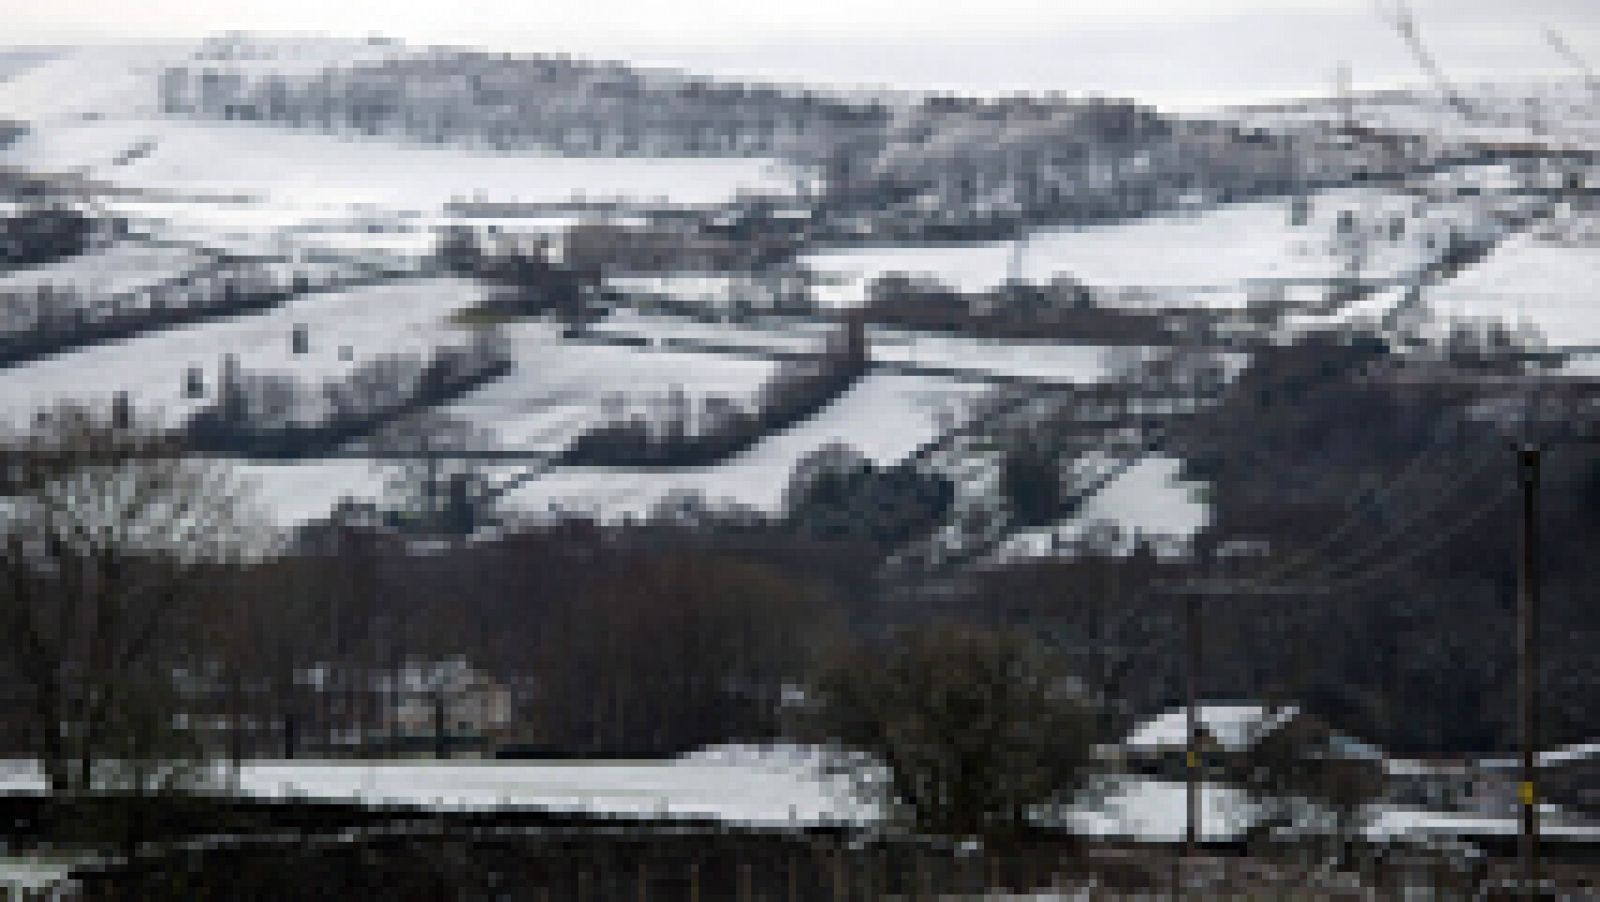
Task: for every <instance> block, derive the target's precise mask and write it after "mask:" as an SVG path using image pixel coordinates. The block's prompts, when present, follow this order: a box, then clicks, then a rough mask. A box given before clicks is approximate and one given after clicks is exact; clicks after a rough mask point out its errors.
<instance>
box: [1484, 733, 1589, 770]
mask: <svg viewBox="0 0 1600 902" xmlns="http://www.w3.org/2000/svg"><path fill="white" fill-rule="evenodd" d="M1590 760H1592V761H1600V740H1595V741H1592V742H1579V743H1574V744H1572V745H1564V746H1561V747H1560V748H1554V749H1550V750H1549V751H1546V752H1540V753H1539V766H1540V767H1564V766H1566V765H1570V764H1577V763H1578V762H1580V761H1590ZM1478 764H1479V766H1480V767H1482V768H1484V769H1485V770H1514V769H1516V768H1517V767H1520V766H1521V762H1520V760H1519V759H1516V758H1485V759H1484V760H1482V761H1480V762H1478Z"/></svg>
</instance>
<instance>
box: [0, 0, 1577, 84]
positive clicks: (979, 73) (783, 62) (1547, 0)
mask: <svg viewBox="0 0 1600 902" xmlns="http://www.w3.org/2000/svg"><path fill="white" fill-rule="evenodd" d="M1385 2H1387V0H1385ZM1412 6H1413V8H1414V9H1415V11H1416V13H1417V16H1418V19H1419V21H1420V22H1421V23H1422V25H1423V27H1424V29H1425V33H1426V36H1427V38H1428V40H1429V42H1430V44H1431V45H1432V46H1433V47H1434V49H1435V50H1436V52H1437V54H1438V56H1439V58H1440V60H1441V61H1442V62H1443V63H1444V64H1445V65H1446V67H1447V68H1449V69H1450V71H1452V72H1453V73H1456V74H1457V75H1458V76H1459V77H1461V78H1463V79H1469V78H1480V77H1493V76H1520V75H1527V74H1560V73H1562V72H1563V71H1564V70H1563V65H1564V64H1563V63H1562V62H1561V60H1560V59H1559V58H1558V57H1556V55H1555V54H1554V53H1553V52H1552V51H1551V50H1550V49H1549V47H1548V46H1546V45H1545V43H1544V41H1543V38H1542V36H1541V31H1542V29H1543V28H1544V27H1545V26H1547V25H1548V26H1553V27H1556V28H1558V29H1560V30H1561V31H1562V32H1563V33H1564V34H1565V35H1566V36H1567V40H1568V41H1569V43H1571V44H1572V45H1573V46H1574V47H1576V48H1578V49H1579V50H1580V51H1581V52H1584V53H1586V54H1588V55H1590V56H1592V57H1594V58H1596V59H1597V60H1600V2H1597V0H1522V2H1515V0H1493V2H1491V0H1413V2H1412ZM0 21H3V22H5V24H6V28H5V32H4V35H3V36H0V42H10V43H75V42H108V41H127V40H146V39H152V38H169V37H178V38H186V37H195V36H200V35H205V34H211V33H215V32H218V31H223V30H231V29H241V30H253V31H257V30H258V31H313V32H324V33H331V34H340V35H350V36H355V35H364V34H371V33H380V34H384V35H387V36H392V37H398V38H402V39H404V40H406V41H409V42H413V43H448V44H470V45H478V46H485V47H490V48H493V49H504V50H512V51H543V52H549V51H559V52H568V53H574V54H579V55H585V56H601V57H609V58H623V59H632V60H639V61H644V62H653V63H665V64H672V65H684V66H690V67H694V68H698V69H703V70H710V71H713V72H719V73H727V74H741V75H753V76H765V77H772V78H779V79H783V80H808V81H827V82H833V83H845V84H869V85H899V86H905V87H917V88H948V89H953V90H976V91H986V92H988V91H1006V90H1046V89H1056V90H1062V91H1067V92H1071V93H1086V92H1099V93H1114V94H1131V95H1136V96H1142V97H1147V98H1148V99H1151V100H1156V101H1160V102H1168V103H1178V104H1187V103H1201V102H1209V101H1226V100H1232V99H1242V98H1247V97H1250V98H1253V97H1267V96H1274V95H1279V94H1285V95H1287V94H1296V93H1305V92H1308V91H1322V90H1326V88H1327V86H1328V85H1330V84H1331V82H1332V77H1333V72H1334V70H1335V68H1336V66H1337V65H1338V64H1339V62H1340V61H1348V62H1349V63H1350V64H1351V66H1352V70H1353V73H1354V76H1355V81H1356V84H1357V85H1358V86H1383V85H1389V84H1394V83H1397V82H1403V81H1408V80H1417V79H1418V75H1417V71H1416V67H1415V65H1414V63H1412V61H1411V59H1410V57H1409V56H1407V54H1406V53H1405V51H1404V48H1403V46H1402V45H1401V43H1400V41H1399V39H1398V38H1397V37H1396V36H1395V35H1394V33H1393V32H1392V31H1390V30H1388V29H1386V27H1385V26H1384V25H1383V24H1382V21H1381V20H1380V18H1379V16H1378V14H1377V12H1376V6H1375V4H1374V3H1373V2H1372V0H960V2H956V0H950V2H943V3H938V2H907V0H898V2H896V0H803V2H790V3H785V2H772V0H769V2H756V0H521V2H505V0H449V2H418V0H272V2H260V0H141V2H136V3H130V2H128V0H54V2H50V0H0ZM1596 65H1597V66H1600V62H1597V64H1596Z"/></svg>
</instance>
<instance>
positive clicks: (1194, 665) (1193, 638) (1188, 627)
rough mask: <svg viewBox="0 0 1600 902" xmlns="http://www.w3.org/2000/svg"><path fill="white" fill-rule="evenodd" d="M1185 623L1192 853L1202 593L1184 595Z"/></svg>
mask: <svg viewBox="0 0 1600 902" xmlns="http://www.w3.org/2000/svg"><path fill="white" fill-rule="evenodd" d="M1185 599H1186V601H1185V603H1184V625H1185V632H1186V633H1187V638H1188V645H1189V666H1188V668H1187V670H1188V680H1187V681H1186V684H1187V692H1186V695H1187V696H1188V699H1187V701H1188V704H1187V705H1186V706H1185V707H1186V712H1185V716H1186V719H1187V721H1188V734H1189V735H1188V743H1187V748H1186V754H1185V756H1184V764H1185V767H1184V774H1185V776H1186V778H1187V779H1186V780H1185V784H1184V790H1185V795H1186V801H1187V803H1188V804H1187V806H1186V809H1187V813H1186V818H1185V823H1184V834H1183V839H1184V851H1185V852H1186V853H1187V854H1189V855H1190V856H1193V855H1194V854H1195V852H1196V850H1197V849H1198V847H1199V843H1200V712H1199V710H1198V705H1199V701H1198V697H1199V694H1200V641H1201V640H1200V594H1199V593H1198V592H1195V591H1192V590H1191V591H1190V592H1189V593H1188V594H1187V595H1186V596H1185Z"/></svg>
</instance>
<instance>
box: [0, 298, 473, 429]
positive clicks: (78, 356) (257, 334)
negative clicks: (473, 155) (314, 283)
mask: <svg viewBox="0 0 1600 902" xmlns="http://www.w3.org/2000/svg"><path fill="white" fill-rule="evenodd" d="M479 300H481V290H480V289H479V288H478V286H476V285H475V284H473V283H470V282H464V281H461V280H457V279H449V278H439V279H415V280H409V281H401V282H390V283H385V284H380V285H375V286H369V287H364V288H357V289H350V290H347V291H337V292H322V293H316V294H309V295H304V296H302V297H299V298H296V299H294V300H291V301H289V302H287V303H285V304H283V305H282V306H280V307H276V308H273V309H272V310H269V311H267V312H264V313H260V314H254V315H245V316H238V317H233V318H230V319H217V320H210V321H207V322H202V323H196V324H193V325H189V326H184V327H181V328H175V329H168V330H165V331H162V332H158V333H152V334H147V335H142V336H139V337H135V338H131V339H128V340H125V341H116V342H106V343H103V344H99V345H94V346H91V347H87V348H83V349H80V350H77V351H73V352H69V353H65V354H61V355H58V356H55V357H50V358H45V359H42V360H38V361H34V362H32V363H28V364H25V365H22V366H15V367H10V368H8V369H6V370H4V371H3V375H0V378H3V379H4V381H5V386H6V391H5V392H4V393H3V394H0V423H5V422H10V423H11V424H12V425H23V424H26V422H27V421H28V420H29V419H30V418H31V417H32V415H33V414H34V413H35V412H36V411H38V410H39V409H41V408H44V407H49V406H52V405H54V404H57V403H60V402H62V401H68V400H71V401H78V402H82V403H89V404H109V403H110V401H111V398H112V396H113V395H114V394H115V393H116V392H117V391H127V392H128V393H129V400H130V401H131V402H132V404H133V407H134V409H135V410H136V411H138V412H139V413H140V414H142V415H144V416H147V417H153V418H155V419H157V420H158V421H161V422H165V423H169V424H175V423H177V422H179V421H181V420H182V419H183V418H184V417H185V416H186V415H187V414H188V413H190V412H192V411H193V410H195V409H196V408H198V407H199V406H201V405H203V404H206V403H209V402H210V401H211V400H213V399H214V391H215V381H216V379H217V378H218V372H219V368H220V366H221V360H222V358H223V357H224V355H227V354H233V355H235V356H236V357H237V359H238V361H239V365H240V366H241V368H243V369H244V370H246V371H258V372H259V371H274V372H283V373H288V374H291V375H293V376H294V377H295V378H296V379H298V380H299V381H300V382H301V383H302V384H303V385H315V384H319V383H320V382H321V381H322V380H324V379H326V378H330V377H334V376H338V375H342V374H344V373H346V372H348V371H349V370H350V369H352V368H353V367H355V366H357V365H359V364H360V363H361V362H362V361H364V360H369V359H371V358H372V357H374V356H376V355H379V354H385V353H397V352H406V351H409V352H414V353H418V354H421V353H425V352H426V351H428V350H430V349H432V348H434V347H436V346H437V345H440V344H444V343H446V340H447V339H449V338H450V337H452V336H451V333H452V332H455V331H457V330H455V329H454V328H453V327H450V326H448V325H447V324H446V323H445V319H446V318H447V317H448V316H449V315H450V314H451V313H453V312H455V311H457V310H459V309H462V308H464V307H467V306H470V305H472V304H474V303H477V302H478V301H479ZM296 324H304V325H305V326H306V327H307V331H308V338H309V350H308V352H307V353H306V354H303V355H294V354H292V353H291V347H290V338H291V335H292V332H293V329H294V326H295V325H296ZM341 347H349V348H350V350H351V354H350V358H351V359H349V360H343V359H341V355H340V348H341ZM192 366H197V367H200V368H202V370H203V372H204V374H205V380H206V389H207V392H206V397H204V398H199V399H193V398H186V397H184V392H183V389H184V377H185V374H186V372H187V370H188V369H189V368H190V367H192ZM91 374H92V378H87V377H90V376H91Z"/></svg>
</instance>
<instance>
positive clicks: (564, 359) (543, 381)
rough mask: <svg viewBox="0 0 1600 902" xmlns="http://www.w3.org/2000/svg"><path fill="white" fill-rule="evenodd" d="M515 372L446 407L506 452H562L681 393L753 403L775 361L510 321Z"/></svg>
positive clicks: (447, 410) (693, 397)
mask: <svg viewBox="0 0 1600 902" xmlns="http://www.w3.org/2000/svg"><path fill="white" fill-rule="evenodd" d="M504 328H505V334H506V335H507V336H508V338H509V339H510V342H511V350H512V353H513V354H514V355H515V358H516V362H517V365H516V369H515V370H514V371H513V372H512V373H511V374H510V375H508V376H506V377H505V378H503V379H499V380H496V381H495V382H493V383H491V384H489V385H487V386H484V387H483V388H481V389H479V390H477V391H475V392H473V393H471V394H469V395H467V396H466V397H464V398H462V399H461V400H459V401H456V402H454V403H452V404H449V405H447V406H445V407H444V408H442V409H441V410H442V412H443V413H444V414H446V415H448V416H451V417H455V418H459V419H462V420H466V421H467V422H469V423H472V424H473V425H475V426H478V427H479V428H482V429H484V430H487V431H488V432H489V433H491V434H492V435H493V436H494V438H495V439H496V440H497V442H498V444H499V445H500V447H502V448H505V449H513V450H526V451H559V450H560V449H561V448H562V447H564V446H565V445H566V443H567V442H568V441H570V440H571V439H572V438H574V437H575V436H577V435H578V434H579V433H580V432H582V431H584V430H585V429H587V428H588V427H590V426H593V425H595V424H597V423H600V422H603V421H605V420H607V419H609V418H610V416H611V413H610V412H609V411H608V407H618V406H620V409H618V410H617V411H616V412H617V413H618V414H621V413H631V412H636V411H640V410H643V409H644V408H645V407H646V406H647V405H649V404H651V403H654V402H657V401H660V400H661V399H663V398H665V397H666V396H667V394H668V393H669V392H670V391H672V390H674V389H677V390H679V391H682V392H683V394H684V395H685V397H687V398H690V399H695V398H702V397H705V396H707V395H723V396H727V397H731V398H735V399H739V400H745V399H748V398H750V397H751V396H752V395H753V394H754V393H755V390H756V388H757V387H758V386H759V385H760V384H761V383H762V381H764V380H765V379H766V378H767V376H768V375H769V374H770V373H771V372H772V370H773V367H774V366H775V364H774V363H773V362H772V361H768V360H761V359H754V358H749V357H737V356H731V355H725V354H709V353H693V352H680V351H665V350H652V349H649V348H633V347H619V346H610V345H592V344H585V343H577V342H571V341H565V340H563V339H562V338H561V337H560V334H559V331H558V330H557V328H556V327H554V326H552V325H550V324H548V323H542V322H518V323H511V324H508V325H507V326H505V327H504Z"/></svg>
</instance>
